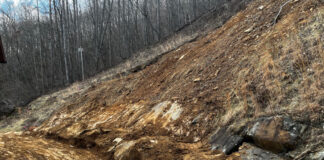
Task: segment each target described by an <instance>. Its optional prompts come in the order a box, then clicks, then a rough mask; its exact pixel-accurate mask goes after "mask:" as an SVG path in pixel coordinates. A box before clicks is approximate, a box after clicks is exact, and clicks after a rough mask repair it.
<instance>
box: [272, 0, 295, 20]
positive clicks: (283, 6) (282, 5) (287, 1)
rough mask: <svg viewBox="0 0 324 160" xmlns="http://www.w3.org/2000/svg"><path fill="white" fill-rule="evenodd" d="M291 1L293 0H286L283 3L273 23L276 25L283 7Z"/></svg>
mask: <svg viewBox="0 0 324 160" xmlns="http://www.w3.org/2000/svg"><path fill="white" fill-rule="evenodd" d="M290 1H291V0H288V1H286V2H285V3H284V4H283V5H281V6H280V10H279V12H278V14H277V15H276V18H275V19H274V21H273V25H275V24H276V23H277V20H278V18H279V16H280V13H281V11H282V8H283V7H285V6H286V5H287V4H288V3H289V2H290Z"/></svg>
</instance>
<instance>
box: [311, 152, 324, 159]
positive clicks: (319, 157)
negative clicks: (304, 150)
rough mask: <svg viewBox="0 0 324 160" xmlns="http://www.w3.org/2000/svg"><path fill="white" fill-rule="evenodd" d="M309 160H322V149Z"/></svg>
mask: <svg viewBox="0 0 324 160" xmlns="http://www.w3.org/2000/svg"><path fill="white" fill-rule="evenodd" d="M310 158H311V159H312V160H324V149H322V150H321V151H319V152H317V153H314V154H311V155H310Z"/></svg>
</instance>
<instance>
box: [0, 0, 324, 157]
mask: <svg viewBox="0 0 324 160" xmlns="http://www.w3.org/2000/svg"><path fill="white" fill-rule="evenodd" d="M285 2H286V1H285V0H254V1H253V2H251V4H249V6H248V7H247V8H246V9H245V10H243V11H241V12H239V13H238V14H237V15H236V16H234V17H232V18H231V19H230V20H229V21H228V22H226V23H225V24H224V25H223V26H222V27H221V28H219V29H215V30H213V31H210V32H209V33H208V34H207V35H206V36H202V37H199V38H197V39H195V41H192V42H188V43H186V44H184V45H182V46H181V47H179V48H177V49H175V50H173V51H171V52H169V53H167V54H165V55H163V56H162V57H160V58H159V59H157V60H156V62H155V63H152V64H151V63H149V64H148V65H145V67H142V68H141V69H140V70H136V72H134V73H131V74H129V75H125V76H121V77H119V78H114V79H112V80H107V81H102V82H100V83H97V84H95V85H93V86H92V87H90V88H87V89H86V90H84V91H82V92H81V93H80V94H79V95H78V96H76V98H74V99H73V101H69V102H67V103H63V104H62V108H61V109H60V110H58V111H57V112H56V113H55V114H53V115H52V116H51V118H49V119H48V120H46V121H45V122H44V123H42V124H41V125H40V126H39V127H37V128H35V129H32V132H31V133H25V134H26V135H24V136H22V137H27V138H28V137H33V138H35V139H38V138H36V137H40V138H39V139H41V138H44V137H46V138H47V139H54V140H56V142H55V143H58V142H61V143H62V145H63V144H64V145H68V144H70V145H73V146H74V147H77V148H82V150H83V151H84V153H86V152H91V153H93V154H94V155H96V156H98V155H99V158H105V159H186V160H189V159H244V157H245V159H246V157H249V156H253V154H251V155H249V156H247V155H248V153H251V152H250V150H249V149H250V148H253V147H255V146H253V145H250V144H244V145H243V146H242V147H240V149H239V150H238V151H237V152H235V153H232V154H231V155H225V154H223V153H222V152H221V151H211V146H210V144H209V142H210V137H211V135H212V134H213V133H214V132H215V131H216V130H217V129H218V128H220V127H226V128H228V129H230V130H231V131H232V132H233V133H241V132H242V130H244V128H245V127H246V126H248V125H249V124H250V123H251V122H252V121H254V120H255V119H257V118H260V117H268V116H278V115H285V116H289V117H291V118H292V119H293V120H294V121H297V122H300V123H302V124H305V125H307V126H308V127H307V129H306V131H305V134H303V135H301V136H300V137H299V138H300V142H298V143H297V144H296V147H295V148H294V149H293V150H289V151H288V150H287V151H286V152H285V153H281V154H273V153H270V152H267V154H265V155H266V156H268V157H276V156H277V158H283V159H285V158H305V157H306V158H310V157H311V156H312V154H311V153H310V152H307V150H309V149H310V148H309V147H311V149H312V150H313V151H314V154H315V153H316V152H318V153H321V152H320V151H321V150H322V149H323V145H322V144H319V143H318V142H319V141H323V140H324V139H323V137H324V131H323V125H324V121H323V120H324V108H323V105H322V101H323V96H324V82H323V80H322V79H323V78H324V77H323V75H324V74H323V73H324V67H323V65H324V43H323V42H324V36H323V35H324V34H323V33H324V4H323V3H324V2H323V1H321V0H304V1H298V0H294V1H291V2H290V3H288V4H287V5H286V6H285V7H284V8H283V10H282V11H281V12H280V15H279V18H278V19H277V21H276V22H274V20H275V19H274V18H275V17H276V15H277V14H278V11H279V8H280V6H281V5H282V4H284V3H285ZM16 136H17V137H19V136H18V135H16ZM0 138H1V136H0ZM15 140H16V139H15V136H14V137H13V138H12V139H10V140H9V141H15ZM6 141H7V140H5V141H4V143H7V142H6ZM51 142H52V140H49V142H48V143H49V144H50V143H51ZM304 144H308V145H304ZM5 145H6V144H5ZM21 145H23V144H21ZM55 145H56V144H55ZM60 145H61V144H60ZM34 147H36V146H31V147H30V148H34ZM66 149H67V148H66ZM31 150H32V149H31ZM67 150H68V151H69V150H70V149H67ZM80 150H81V149H80ZM260 150H261V149H258V152H263V151H260ZM10 151H11V152H13V151H15V149H11V148H4V147H3V146H1V140H0V153H8V152H10ZM31 152H33V151H31ZM33 153H34V152H33ZM96 153H97V154H96ZM66 154H69V153H66ZM33 155H34V154H31V157H33ZM69 155H71V156H73V154H69ZM90 156H92V155H91V154H89V157H87V156H86V157H84V159H89V158H91V157H90ZM315 156H316V154H315ZM25 157H26V156H25ZM35 159H36V158H35ZM81 159H82V158H81Z"/></svg>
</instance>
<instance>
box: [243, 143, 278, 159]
mask: <svg viewBox="0 0 324 160" xmlns="http://www.w3.org/2000/svg"><path fill="white" fill-rule="evenodd" d="M239 153H240V155H241V159H242V160H280V159H283V158H281V157H279V156H278V155H276V154H274V153H272V152H269V151H266V150H263V149H261V148H258V147H256V146H254V145H251V144H248V143H243V145H242V146H241V147H240V150H239Z"/></svg>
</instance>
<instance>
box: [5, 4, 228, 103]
mask: <svg viewBox="0 0 324 160" xmlns="http://www.w3.org/2000/svg"><path fill="white" fill-rule="evenodd" d="M223 1H225V0H217V1H216V0H90V1H82V2H81V1H80V0H71V1H65V0H49V1H48V2H46V3H41V0H37V1H36V2H35V5H24V4H21V5H20V6H19V8H18V9H17V8H15V9H10V8H9V9H7V10H3V9H1V12H0V34H1V36H2V39H3V42H4V48H5V52H6V56H7V61H8V64H6V65H1V66H0V73H1V75H0V90H1V92H0V99H1V100H2V103H10V104H14V105H23V104H25V103H26V102H27V101H29V100H31V98H33V97H36V96H38V95H41V94H44V93H47V92H49V91H51V90H53V89H56V88H61V87H64V86H67V85H68V84H71V83H73V82H75V81H80V80H83V79H86V78H87V77H90V76H93V75H94V74H96V73H98V72H101V71H103V70H106V69H109V68H110V67H112V66H114V65H116V64H118V63H120V62H122V61H124V60H125V59H127V58H129V57H131V56H132V55H133V54H136V52H137V51H139V50H141V49H144V48H146V47H148V46H150V45H152V44H155V43H157V42H159V41H161V40H163V39H164V38H165V37H167V36H168V35H170V34H172V33H174V32H175V31H177V30H179V29H180V28H181V27H182V26H184V25H185V24H189V23H190V22H192V21H193V20H195V19H196V18H197V17H199V16H200V15H201V14H203V13H205V12H208V11H209V10H210V9H212V8H214V7H215V6H217V5H219V4H221V3H223ZM44 4H46V6H44ZM44 8H45V9H44Z"/></svg>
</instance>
